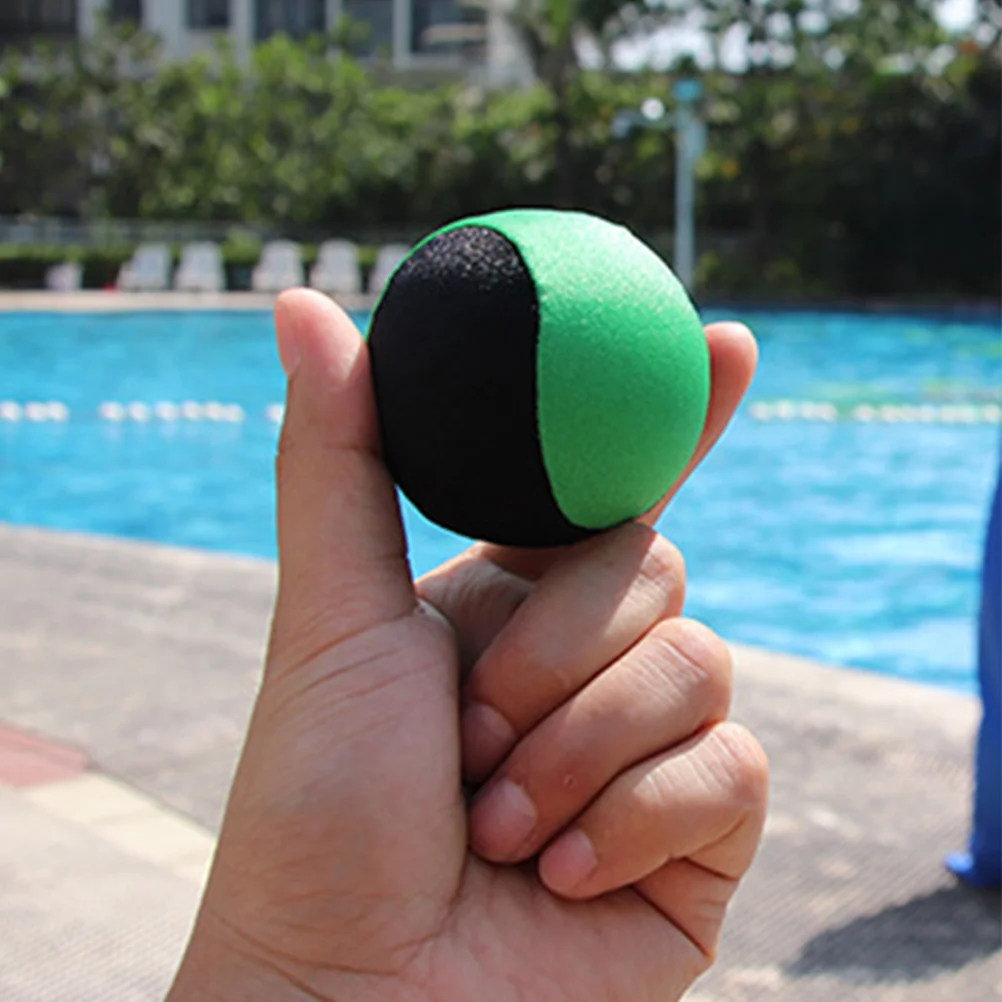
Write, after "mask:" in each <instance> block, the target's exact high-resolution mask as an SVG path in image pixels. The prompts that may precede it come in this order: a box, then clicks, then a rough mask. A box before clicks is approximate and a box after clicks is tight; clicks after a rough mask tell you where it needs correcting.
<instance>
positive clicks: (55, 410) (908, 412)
mask: <svg viewBox="0 0 1002 1002" xmlns="http://www.w3.org/2000/svg"><path fill="white" fill-rule="evenodd" d="M747 413H748V415H749V417H751V419H752V420H753V421H756V422H762V423H766V422H770V421H786V422H797V421H806V422H811V423H828V424H832V423H834V422H837V421H849V422H859V423H863V424H871V423H877V424H951V425H980V424H1002V404H996V403H987V404H986V403H977V404H971V403H953V404H928V403H926V404H886V403H884V404H876V403H872V404H871V403H854V404H850V405H846V404H842V405H838V404H835V403H832V402H831V401H824V400H771V401H766V400H759V401H754V402H752V403H750V404H748V405H747ZM261 416H262V417H263V418H264V419H265V420H266V421H268V422H270V423H271V424H281V423H282V419H283V418H284V416H285V406H284V404H280V403H271V404H268V405H267V406H266V407H265V408H264V410H263V412H261ZM93 418H97V419H98V420H99V421H107V422H110V423H112V424H126V423H128V424H154V423H159V424H175V423H180V422H209V423H214V424H242V423H244V422H245V421H247V420H250V419H251V418H252V416H249V415H248V413H247V411H246V410H245V409H244V408H243V407H242V406H241V405H240V404H232V403H222V402H221V401H218V400H209V401H204V402H203V401H197V400H183V401H180V402H174V401H169V400H161V401H157V402H156V403H146V402H144V401H140V400H132V401H115V400H106V401H104V402H103V403H101V404H99V405H98V407H97V409H96V410H90V409H87V410H73V411H71V409H70V407H69V406H68V405H67V404H66V403H64V402H62V401H59V400H50V401H38V400H29V401H17V400H0V423H6V424H17V423H19V422H23V421H27V422H31V423H35V424H37V423H43V422H54V423H58V424H64V423H66V422H67V421H70V420H73V421H86V420H88V419H93Z"/></svg>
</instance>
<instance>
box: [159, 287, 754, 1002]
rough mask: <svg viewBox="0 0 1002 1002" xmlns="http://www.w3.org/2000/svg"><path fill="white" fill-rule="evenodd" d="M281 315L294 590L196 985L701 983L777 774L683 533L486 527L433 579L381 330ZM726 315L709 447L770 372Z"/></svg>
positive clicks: (192, 963)
mask: <svg viewBox="0 0 1002 1002" xmlns="http://www.w3.org/2000/svg"><path fill="white" fill-rule="evenodd" d="M277 325H278V331H279V348H280V352H281V354H282V358H283V364H284V365H285V367H286V369H287V370H288V371H290V372H291V376H290V380H289V393H288V402H287V408H286V417H285V423H284V427H283V430H282V438H281V444H280V448H279V459H278V468H277V479H278V528H279V552H280V560H279V571H280V577H279V591H278V597H277V600H276V607H275V615H274V620H273V624H272V634H271V641H270V645H269V651H268V657H267V664H266V667H265V673H264V678H263V681H262V685H261V690H260V693H259V696H258V700H257V704H256V706H255V710H254V714H253V718H252V721H251V724H250V728H249V731H248V735H247V740H246V744H245V747H244V750H243V753H242V756H241V760H240V763H239V766H238V769H237V774H236V777H235V780H234V783H233V788H232V791H231V796H230V800H229V803H228V806H227V809H226V816H225V819H224V823H223V828H222V832H221V835H220V840H219V846H218V850H217V854H216V859H215V861H214V864H213V867H212V872H211V875H210V878H209V882H208V885H207V887H206V891H205V895H204V898H203V902H202V906H201V909H200V912H199V915H198V917H197V920H196V924H195V928H194V930H193V933H192V938H191V942H190V944H189V948H188V951H187V953H186V955H185V958H184V960H183V962H182V965H181V968H180V971H179V973H178V976H177V979H176V981H175V984H174V987H173V989H172V992H171V995H170V1002H188V1000H195V999H199V1000H201V999H206V1000H209V999H213V1000H231V999H232V1000H237V999H239V1000H242V1002H243V1000H247V1002H253V1000H257V999H262V1000H264V999H267V1000H269V1002H293V1000H300V999H302V1000H307V999H311V1000H330V1002H334V1000H337V1002H353V1000H372V1002H471V1000H476V1002H503V1000H508V999H515V998H524V999H531V1000H532V1002H578V1000H588V1002H639V1000H641V999H646V1000H652V1002H654V1000H657V1002H669V1000H672V1002H673V1000H676V999H678V998H680V996H681V995H682V994H683V992H684V991H685V990H686V989H687V988H688V986H689V985H690V984H691V983H692V981H693V980H694V979H695V978H696V977H697V976H698V975H699V974H700V973H701V972H702V971H703V970H705V968H706V967H707V966H708V965H709V963H710V961H711V959H712V957H713V954H714V950H715V948H716V943H717V938H718V935H719V931H720V926H721V922H722V920H723V915H724V910H725V908H726V905H727V902H728V900H729V898H730V897H731V894H732V893H733V891H734V889H735V886H736V884H737V882H738V880H739V879H740V877H741V876H742V875H743V873H744V872H745V870H746V869H747V867H748V866H749V864H750V862H751V860H752V857H753V855H754V852H755V849H756V846H757V843H758V839H759V836H760V832H761V828H762V824H763V820H764V814H765V802H766V786H767V779H766V765H765V762H764V755H763V753H762V751H761V749H760V747H759V746H758V744H757V742H756V741H755V739H754V738H753V737H752V736H751V735H750V734H748V733H747V732H746V731H744V730H743V729H741V728H739V727H737V726H736V725H733V724H730V723H727V722H726V721H725V718H726V714H727V708H728V702H729V696H730V664H729V658H728V654H727V650H726V647H725V645H724V644H723V643H722V642H721V641H720V640H719V639H718V638H716V637H715V636H714V635H713V634H712V633H711V632H710V631H709V630H707V629H705V628H703V627H700V626H699V625H698V624H695V623H693V622H690V621H687V620H684V619H682V618H680V613H681V609H682V600H683V591H684V568H683V564H682V559H681V557H680V555H679V554H678V552H677V551H676V550H675V549H674V547H672V546H671V545H670V544H669V543H667V542H666V541H665V540H664V539H662V538H661V537H660V536H658V535H657V533H655V532H654V531H653V530H652V529H651V528H649V527H648V526H646V525H644V524H641V523H636V524H630V525H626V526H622V527H620V528H618V529H616V530H613V531H611V532H608V533H604V534H602V535H600V536H598V537H595V538H593V539H591V540H589V541H587V542H585V543H583V544H580V545H577V546H574V547H569V548H565V549H563V550H559V551H550V552H540V551H518V550H511V549H504V548H499V547H493V546H487V545H484V544H477V545H474V546H473V547H471V548H470V549H469V550H468V551H466V553H464V554H463V555H461V556H460V557H458V558H457V559H456V560H454V561H451V562H450V563H448V564H446V565H445V566H444V567H442V568H440V569H439V570H437V571H436V572H434V573H433V574H431V575H428V576H427V577H426V578H424V579H423V580H421V581H419V582H418V583H417V584H416V585H415V583H414V582H413V581H412V579H411V577H410V574H409V569H408V565H407V559H406V550H405V541H404V536H403V530H402V528H401V524H400V518H399V513H398V509H397V505H396V494H395V489H394V486H393V483H392V481H391V479H390V477H389V475H388V473H387V471H386V469H385V467H384V466H383V465H382V463H381V461H380V459H379V455H378V430H377V420H376V414H375V408H374V403H373V398H372V392H371V385H370V375H369V367H368V356H367V350H366V347H365V345H364V343H363V341H362V339H361V337H360V336H359V334H358V332H357V331H356V330H355V328H354V326H353V325H352V324H351V322H350V320H349V319H348V318H347V317H346V316H345V315H344V314H343V313H342V312H341V311H340V310H338V309H337V307H335V306H334V305H333V304H332V303H330V302H329V301H328V300H326V299H324V298H323V297H321V296H318V295H316V294H312V293H308V292H303V291H296V292H292V293H287V294H285V295H284V296H283V297H282V298H281V299H280V301H279V304H278V307H277ZM707 335H708V339H709V344H710V350H711V364H712V374H713V392H712V397H711V404H710V411H709V415H708V417H707V423H706V429H705V431H704V435H703V439H702V441H701V443H700V448H699V451H698V453H697V456H696V457H695V458H694V461H693V464H690V468H691V466H693V465H695V463H696V462H698V461H699V459H700V458H701V457H702V455H705V453H706V451H708V449H709V448H710V447H711V445H712V444H713V442H714V441H715V440H716V438H717V437H719V435H720V434H721V432H722V431H723V429H724V427H725V426H726V424H727V422H728V420H729V419H730V417H731V415H732V414H733V411H734V410H735V408H736V406H737V404H738V402H739V400H740V398H741V396H742V395H743V393H744V391H745V389H746V388H747V385H748V383H749V382H750V379H751V375H752V371H753V369H754V365H755V346H754V341H753V340H752V338H751V336H750V335H749V334H748V333H747V332H746V331H745V330H744V329H743V328H741V327H739V326H737V325H717V326H716V327H710V328H709V329H708V331H707ZM687 473H688V471H687ZM659 510H660V509H659ZM657 514H658V512H657V511H656V512H652V513H651V514H650V516H649V517H648V521H653V519H654V518H656V517H657ZM461 705H462V706H465V707H466V711H465V713H464V715H463V723H462V725H461V724H460V707H461ZM464 779H465V781H466V783H467V784H469V786H470V787H471V788H472V787H478V788H479V792H478V793H477V795H476V799H475V801H474V803H473V805H472V806H470V805H469V804H468V803H467V801H466V799H465V796H464V786H463V781H464ZM505 779H507V780H509V781H512V782H514V783H515V784H516V785H515V786H514V787H513V786H511V785H508V786H505V785H504V784H503V782H502V781H503V780H505ZM505 789H507V791H508V792H507V794H506V793H505V792H504V790H505ZM513 789H514V790H516V791H517V790H521V791H522V796H521V799H520V797H519V795H518V793H517V792H516V793H512V792H511V791H512V790H513ZM495 797H497V798H498V799H495ZM526 797H528V798H530V803H531V804H532V805H533V806H532V807H531V808H529V809H527V808H526V807H525V799H524V798H526ZM505 810H507V814H506V813H505ZM520 818H521V819H522V820H523V822H525V823H523V825H522V829H521V830H519V828H518V823H519V820H520ZM561 833H564V834H563V835H561ZM471 846H472V848H471ZM540 853H541V855H540ZM537 856H538V857H539V858H538V861H536V860H535V857H537ZM589 864H590V870H589ZM586 871H587V872H586Z"/></svg>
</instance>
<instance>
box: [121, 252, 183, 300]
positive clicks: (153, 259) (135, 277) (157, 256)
mask: <svg viewBox="0 0 1002 1002" xmlns="http://www.w3.org/2000/svg"><path fill="white" fill-rule="evenodd" d="M170 268H171V254H170V248H169V247H168V246H167V245H166V244H140V245H139V246H138V247H137V248H136V250H135V252H134V253H133V255H132V259H131V260H129V261H126V262H125V264H123V265H122V267H121V268H120V269H119V272H118V281H117V283H116V284H117V286H118V288H119V289H122V290H124V291H125V292H159V291H160V290H162V289H167V288H169V287H170Z"/></svg>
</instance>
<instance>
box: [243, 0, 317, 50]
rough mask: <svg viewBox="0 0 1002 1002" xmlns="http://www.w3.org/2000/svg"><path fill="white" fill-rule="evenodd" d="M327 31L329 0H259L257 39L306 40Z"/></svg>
mask: <svg viewBox="0 0 1002 1002" xmlns="http://www.w3.org/2000/svg"><path fill="white" fill-rule="evenodd" d="M326 30H327V0H257V38H258V40H259V41H260V40H263V39H265V38H270V37H271V36H272V35H277V34H280V33H284V34H286V35H289V36H291V37H292V38H305V37H306V36H307V35H312V34H314V33H316V32H323V31H326Z"/></svg>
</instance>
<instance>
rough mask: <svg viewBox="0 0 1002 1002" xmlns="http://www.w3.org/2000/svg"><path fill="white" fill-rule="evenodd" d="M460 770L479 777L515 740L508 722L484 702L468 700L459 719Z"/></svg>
mask: <svg viewBox="0 0 1002 1002" xmlns="http://www.w3.org/2000/svg"><path fill="white" fill-rule="evenodd" d="M459 730H460V740H461V742H462V752H463V772H464V774H465V775H466V776H468V777H470V778H472V779H480V778H482V777H483V776H485V775H486V774H487V773H488V772H489V771H490V770H491V769H493V768H494V767H495V766H496V765H497V764H498V762H500V761H501V759H502V758H503V757H504V756H505V755H506V754H507V753H508V750H509V749H510V748H511V747H512V745H514V744H515V740H516V738H517V737H518V735H517V734H516V733H515V731H514V729H513V728H512V726H511V724H509V723H508V721H507V720H505V718H504V717H502V716H501V714H500V713H498V711H497V710H495V709H494V707H493V706H488V705H487V704H486V703H470V705H469V706H467V707H466V709H465V710H463V715H462V717H461V718H460V721H459Z"/></svg>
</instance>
